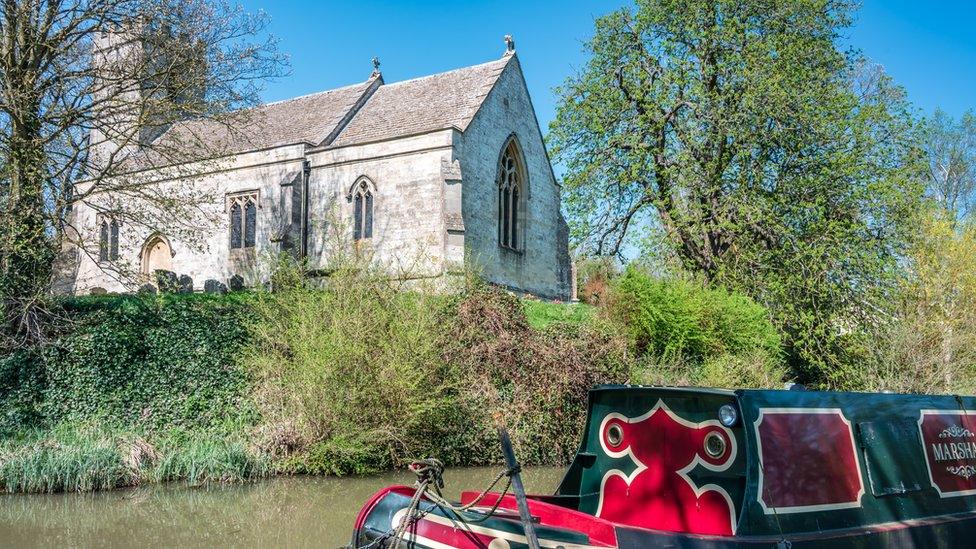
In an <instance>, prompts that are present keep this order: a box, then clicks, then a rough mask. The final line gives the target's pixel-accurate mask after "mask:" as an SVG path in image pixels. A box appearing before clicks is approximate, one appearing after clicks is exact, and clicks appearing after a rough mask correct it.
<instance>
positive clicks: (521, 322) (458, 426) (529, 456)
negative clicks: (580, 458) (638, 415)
mask: <svg viewBox="0 0 976 549" xmlns="http://www.w3.org/2000/svg"><path fill="white" fill-rule="evenodd" d="M449 316H450V317H451V318H452V319H453V325H452V326H451V330H450V332H449V334H450V337H449V338H448V339H447V341H448V345H447V346H446V347H445V351H444V358H445V360H446V361H447V362H448V363H449V364H451V366H452V369H453V370H454V372H455V375H456V376H457V377H458V379H459V381H458V384H457V385H458V387H459V388H460V389H459V392H458V396H457V398H458V405H457V406H456V408H454V411H455V413H456V415H455V417H454V421H453V427H452V428H451V429H450V433H452V436H451V437H449V438H448V439H446V440H445V441H444V444H443V449H444V451H445V457H446V458H447V459H448V460H449V461H456V462H461V463H472V464H486V463H498V462H499V461H500V459H501V455H500V453H499V449H498V438H497V435H496V427H497V425H498V424H499V422H501V423H504V424H505V425H506V426H507V427H508V429H509V432H510V434H511V437H512V442H513V444H514V445H515V447H516V450H517V452H518V455H519V459H520V461H522V462H524V463H528V464H550V465H555V464H562V463H565V462H566V461H567V460H569V459H570V458H572V456H573V455H574V454H575V452H576V450H577V448H578V445H579V437H580V434H581V433H582V428H583V424H584V422H585V419H586V417H585V416H586V398H587V391H588V390H589V389H591V388H592V387H593V386H595V385H598V384H601V383H620V382H624V381H626V380H627V377H628V369H627V366H626V358H627V350H626V345H625V343H624V341H623V340H622V339H621V338H618V337H614V336H613V334H610V333H607V332H605V331H602V330H601V329H600V327H599V326H596V325H589V324H588V323H576V324H574V323H563V324H556V325H553V326H551V328H550V329H548V330H545V331H539V330H535V329H533V328H532V327H531V326H530V325H529V323H528V320H527V318H526V316H525V313H524V312H523V307H522V305H521V304H520V302H519V300H518V299H516V298H515V297H513V296H511V295H508V294H507V293H505V292H502V291H500V290H497V289H493V288H490V287H486V286H480V285H476V286H474V287H472V288H470V289H469V290H468V292H466V293H465V294H461V295H458V296H456V297H455V300H454V303H453V304H452V305H451V307H450V309H449Z"/></svg>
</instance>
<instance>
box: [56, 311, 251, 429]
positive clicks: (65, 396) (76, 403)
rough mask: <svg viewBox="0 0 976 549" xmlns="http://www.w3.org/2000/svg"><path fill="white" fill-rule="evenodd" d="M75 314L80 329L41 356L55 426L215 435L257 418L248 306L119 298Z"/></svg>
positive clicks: (60, 340)
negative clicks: (246, 359)
mask: <svg viewBox="0 0 976 549" xmlns="http://www.w3.org/2000/svg"><path fill="white" fill-rule="evenodd" d="M65 308H66V310H67V311H68V312H69V313H74V314H75V317H76V320H75V322H76V323H77V325H76V327H75V330H74V331H73V332H72V333H70V334H67V335H65V336H63V337H61V338H60V339H59V340H57V341H56V342H55V343H54V344H52V345H49V346H48V347H46V348H44V349H43V350H42V351H41V359H42V360H41V363H42V364H43V368H44V378H45V388H44V406H43V412H44V415H45V417H46V418H47V420H48V421H50V422H51V423H60V422H63V421H78V420H84V419H88V418H103V419H105V420H107V421H110V422H114V423H118V424H123V425H135V424H138V425H140V426H141V427H143V428H149V429H152V428H156V429H164V428H170V427H176V426H178V427H186V428H204V429H210V428H217V427H219V426H221V425H224V424H226V423H228V422H230V423H232V424H233V423H238V422H241V421H244V419H242V418H244V417H246V416H247V415H248V414H249V413H250V411H249V407H248V403H247V402H246V401H245V400H244V396H245V395H246V392H247V387H248V380H247V378H246V375H245V372H244V370H243V368H241V367H240V365H239V364H238V360H239V355H240V352H241V349H242V348H243V345H244V343H245V342H246V341H247V315H248V308H247V307H246V306H244V305H243V304H242V302H241V298H240V297H234V296H230V297H228V296H192V295H190V296H186V295H163V296H159V297H155V296H148V297H145V296H139V297H115V298H112V299H104V298H103V299H100V300H97V301H95V302H94V303H92V302H88V301H86V300H80V301H77V302H74V301H69V302H67V303H66V304H65Z"/></svg>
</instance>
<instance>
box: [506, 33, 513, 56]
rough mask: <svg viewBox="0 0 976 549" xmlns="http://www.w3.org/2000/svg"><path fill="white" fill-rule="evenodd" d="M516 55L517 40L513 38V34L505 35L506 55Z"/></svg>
mask: <svg viewBox="0 0 976 549" xmlns="http://www.w3.org/2000/svg"><path fill="white" fill-rule="evenodd" d="M514 54H515V39H514V38H512V35H511V34H506V35H505V55H514Z"/></svg>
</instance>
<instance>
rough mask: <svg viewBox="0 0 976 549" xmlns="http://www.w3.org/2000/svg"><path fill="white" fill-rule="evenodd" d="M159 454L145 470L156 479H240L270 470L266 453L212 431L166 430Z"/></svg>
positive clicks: (194, 482) (192, 481) (196, 481)
mask: <svg viewBox="0 0 976 549" xmlns="http://www.w3.org/2000/svg"><path fill="white" fill-rule="evenodd" d="M158 447H159V453H160V457H159V458H158V459H156V460H155V463H154V464H153V466H152V467H150V468H148V470H147V471H146V473H145V474H146V476H148V477H149V478H150V479H151V480H153V481H156V482H167V481H183V482H186V483H188V484H190V485H194V486H196V485H200V484H205V483H208V482H222V483H227V482H243V481H245V480H250V479H254V478H260V477H263V476H265V475H266V474H267V473H268V472H269V464H268V461H267V458H266V456H264V455H262V454H256V453H254V452H252V451H250V450H248V448H247V443H246V441H244V440H238V439H236V438H233V437H215V436H213V434H211V433H201V432H189V433H186V432H180V431H177V432H175V433H172V432H171V433H168V434H167V435H166V436H165V437H163V438H162V441H161V443H160V444H159V446H158Z"/></svg>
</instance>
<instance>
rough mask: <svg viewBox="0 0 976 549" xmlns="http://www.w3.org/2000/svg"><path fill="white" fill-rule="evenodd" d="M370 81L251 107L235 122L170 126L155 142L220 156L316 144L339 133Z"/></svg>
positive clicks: (371, 82)
mask: <svg viewBox="0 0 976 549" xmlns="http://www.w3.org/2000/svg"><path fill="white" fill-rule="evenodd" d="M373 82H374V79H373V78H370V79H369V80H367V81H365V82H360V83H359V84H353V85H351V86H346V87H343V88H337V89H334V90H328V91H324V92H319V93H313V94H311V95H305V96H302V97H296V98H294V99H288V100H285V101H278V102H276V103H268V104H265V105H261V106H258V107H254V108H253V109H248V110H247V111H243V112H242V113H241V114H240V116H241V118H240V121H239V122H236V121H234V120H230V121H229V122H228V123H226V124H225V123H221V122H217V121H214V120H192V121H187V122H182V123H179V124H174V125H173V126H172V127H170V128H169V129H168V130H167V131H166V132H164V133H163V134H162V135H161V136H160V137H158V138H157V139H156V141H155V142H156V143H157V144H158V145H163V146H165V145H166V144H167V143H173V144H178V143H184V144H185V143H196V142H205V143H207V145H208V148H209V149H211V150H219V151H220V152H221V153H223V154H231V153H242V152H247V151H254V150H260V149H270V148H273V147H280V146H284V145H294V144H297V143H308V144H310V145H318V144H320V143H321V142H322V141H323V140H324V139H326V137H328V136H329V135H330V134H331V133H332V132H334V131H335V130H336V129H338V128H339V125H340V123H341V122H342V121H343V120H344V119H345V118H346V117H347V115H349V114H350V112H351V110H352V109H353V107H354V106H355V105H356V104H357V103H358V102H359V101H360V99H361V98H362V97H363V94H364V93H366V92H367V90H368V89H369V87H370V85H372V84H373ZM238 125H239V126H240V127H237V126H238ZM232 127H234V128H235V129H231V128H232ZM157 148H159V147H157Z"/></svg>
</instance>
